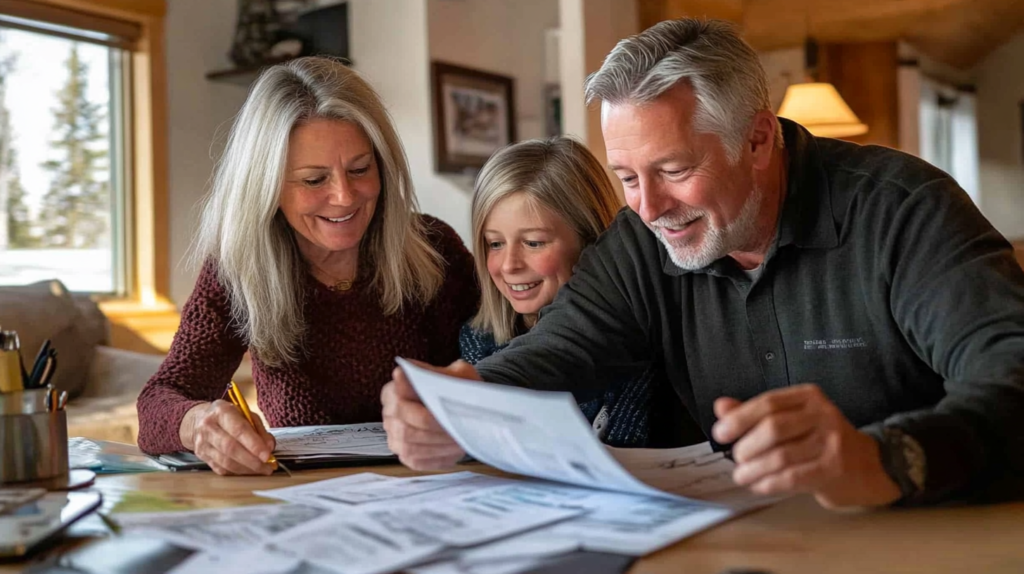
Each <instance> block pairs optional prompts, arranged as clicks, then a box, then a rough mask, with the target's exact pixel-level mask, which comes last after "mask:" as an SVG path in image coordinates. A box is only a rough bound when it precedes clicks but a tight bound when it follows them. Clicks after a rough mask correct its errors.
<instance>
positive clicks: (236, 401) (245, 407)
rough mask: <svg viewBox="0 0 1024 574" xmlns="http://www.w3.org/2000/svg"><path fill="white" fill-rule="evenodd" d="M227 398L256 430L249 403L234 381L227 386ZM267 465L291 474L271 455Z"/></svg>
mask: <svg viewBox="0 0 1024 574" xmlns="http://www.w3.org/2000/svg"><path fill="white" fill-rule="evenodd" d="M228 398H229V399H231V404H233V405H235V406H236V407H238V410H240V411H242V414H243V415H245V418H246V420H248V421H249V424H251V425H252V428H256V421H254V420H253V418H252V411H250V410H249V403H247V402H245V397H243V396H242V392H241V391H240V390H238V385H236V384H235V381H231V383H229V384H228ZM267 464H269V465H270V466H272V467H274V470H277V469H278V468H281V469H283V470H284V471H285V472H287V473H288V474H289V475H290V474H291V472H289V471H288V469H287V468H286V467H285V466H284V465H282V464H281V463H279V462H277V457H275V456H274V454H273V453H271V454H270V458H268V459H267Z"/></svg>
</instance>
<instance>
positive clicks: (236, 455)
mask: <svg viewBox="0 0 1024 574" xmlns="http://www.w3.org/2000/svg"><path fill="white" fill-rule="evenodd" d="M253 422H255V423H256V428H253V426H252V425H250V424H249V421H248V420H247V419H246V418H245V416H244V415H243V414H242V412H241V411H240V410H238V408H237V407H235V406H234V405H232V404H231V403H229V402H227V401H221V400H217V401H214V402H212V403H201V404H198V405H196V406H194V407H192V408H191V409H189V411H188V412H187V413H185V417H184V418H183V419H182V421H181V428H180V429H179V431H178V432H179V436H180V437H181V442H182V444H183V445H185V448H187V449H189V450H191V451H192V452H194V453H195V455H196V456H198V457H199V458H200V459H202V460H203V462H205V463H206V464H208V465H210V468H211V469H213V472H215V473H217V474H220V475H229V474H271V473H273V472H274V467H273V466H271V465H269V464H267V459H268V458H270V453H272V452H274V446H275V444H276V442H275V440H274V436H273V435H272V434H270V433H269V432H267V429H266V428H264V427H263V421H262V420H261V419H260V417H258V416H255V415H254V416H253Z"/></svg>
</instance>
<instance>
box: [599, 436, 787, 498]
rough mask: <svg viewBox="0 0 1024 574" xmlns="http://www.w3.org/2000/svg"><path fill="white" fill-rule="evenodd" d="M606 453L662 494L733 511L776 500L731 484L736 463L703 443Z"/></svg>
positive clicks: (613, 450)
mask: <svg viewBox="0 0 1024 574" xmlns="http://www.w3.org/2000/svg"><path fill="white" fill-rule="evenodd" d="M608 451H609V452H610V453H611V455H612V456H613V457H615V459H616V460H617V461H619V463H620V464H622V466H623V467H625V468H627V469H629V472H630V473H631V474H632V475H633V476H635V477H637V478H638V479H640V480H641V481H643V482H644V483H645V484H647V485H650V486H653V487H654V488H657V489H659V490H663V491H665V492H671V493H673V494H678V495H680V496H684V497H687V498H696V499H700V500H705V501H712V502H715V503H718V504H723V505H727V506H729V507H731V508H734V509H737V510H742V509H749V508H751V507H756V506H763V505H767V504H771V503H772V502H773V501H774V500H777V499H773V498H770V497H763V496H758V495H756V494H754V493H752V492H750V491H749V490H747V489H746V488H743V487H742V486H739V485H737V484H736V483H735V482H733V480H732V473H733V471H734V470H735V469H736V463H734V462H733V461H731V460H729V459H728V458H726V457H725V455H724V454H722V453H720V452H714V451H713V450H712V449H711V445H710V444H709V443H706V442H705V443H701V444H695V445H692V446H686V447H682V448H672V449H647V448H611V447H608Z"/></svg>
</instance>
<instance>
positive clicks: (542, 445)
mask: <svg viewBox="0 0 1024 574" xmlns="http://www.w3.org/2000/svg"><path fill="white" fill-rule="evenodd" d="M398 364H399V365H400V366H401V367H402V369H403V370H404V371H405V374H406V375H407V376H408V377H409V381H410V382H411V383H412V386H413V388H415V389H416V392H417V393H418V394H419V396H420V400H422V401H423V403H424V404H425V405H426V406H427V408H428V409H429V410H430V412H431V413H432V414H433V415H434V417H435V418H437V420H438V422H439V423H440V424H441V426H442V427H444V429H445V430H446V431H448V434H450V435H451V436H452V438H453V439H455V441H456V442H458V443H459V445H460V446H461V447H462V448H463V449H464V450H465V451H466V452H467V453H468V454H470V455H471V456H472V457H473V458H475V459H477V460H479V461H481V462H484V463H486V464H489V465H491V466H493V467H495V468H499V469H501V470H504V471H506V472H514V473H517V474H523V475H527V476H532V477H536V478H543V479H547V480H554V481H558V482H566V483H569V484H575V485H578V486H584V487H588V488H596V489H601V490H611V491H615V492H623V493H629V494H639V495H645V496H657V497H670V498H680V497H682V498H687V499H697V500H703V501H708V502H713V503H715V504H716V505H723V506H727V507H729V508H732V509H735V510H746V509H749V508H752V507H757V506H761V505H765V504H769V503H771V502H772V500H770V499H766V498H763V497H758V496H756V495H754V494H751V493H750V492H749V491H747V490H746V489H743V488H741V487H739V486H737V485H736V484H735V483H734V482H733V481H732V471H733V469H734V468H735V464H734V463H733V462H732V461H730V460H729V459H727V458H725V456H723V455H722V454H721V453H714V452H712V451H711V447H710V446H709V445H708V443H703V444H699V445H694V446H689V447H682V448H675V449H615V448H611V447H607V446H605V445H603V444H601V442H600V441H599V440H598V439H597V437H596V436H595V435H594V432H593V429H592V428H591V426H590V425H589V424H588V423H587V420H586V419H585V418H584V417H583V414H582V413H581V412H580V410H579V407H578V406H577V404H576V401H575V400H574V399H573V397H572V395H571V394H570V393H557V392H541V391H532V390H528V389H521V388H516V387H508V386H503V385H495V384H489V383H481V382H476V381H466V380H463V379H457V378H454V377H449V376H447V375H442V374H439V373H435V372H433V371H430V370H427V369H423V368H420V367H417V366H416V365H413V364H412V363H410V362H408V361H406V360H404V359H398Z"/></svg>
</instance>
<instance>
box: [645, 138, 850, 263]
mask: <svg viewBox="0 0 1024 574" xmlns="http://www.w3.org/2000/svg"><path fill="white" fill-rule="evenodd" d="M779 123H781V124H782V137H783V140H784V141H785V143H786V152H787V155H788V165H787V168H786V180H787V184H786V199H785V202H784V203H783V206H782V215H781V216H780V218H779V222H778V225H777V227H776V231H775V245H773V246H772V248H771V250H770V251H771V252H775V251H777V250H778V249H779V248H781V247H785V246H787V245H795V246H796V247H799V248H808V249H831V248H834V247H837V246H838V245H839V235H838V234H837V233H836V226H835V222H834V219H833V216H832V200H831V192H830V189H829V184H828V177H827V175H826V173H825V168H824V166H823V165H822V162H821V156H820V153H819V149H818V142H817V141H816V138H815V137H814V136H813V135H811V133H810V132H808V131H807V130H806V129H805V128H804V127H803V126H801V125H800V124H797V123H796V122H793V121H790V120H787V119H785V118H779ZM651 233H654V231H653V230H652V231H651ZM658 251H659V252H660V255H661V261H662V268H663V270H664V271H665V273H667V274H669V275H685V274H687V273H691V271H688V270H686V269H681V268H679V267H677V266H676V264H675V263H673V262H672V259H670V258H669V256H668V251H667V250H666V249H665V246H664V245H662V243H661V242H660V241H659V242H658ZM770 255H771V254H769V256H770ZM718 263H721V260H719V261H716V262H714V263H712V264H711V265H710V266H708V267H706V268H704V269H699V270H695V271H694V272H697V273H708V274H711V275H722V274H723V273H722V272H721V271H720V268H721V265H717V264H718Z"/></svg>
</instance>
